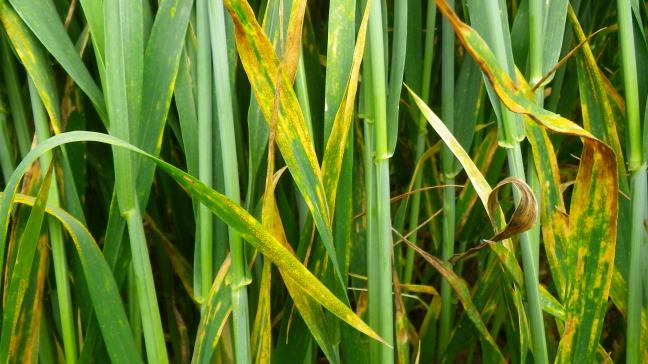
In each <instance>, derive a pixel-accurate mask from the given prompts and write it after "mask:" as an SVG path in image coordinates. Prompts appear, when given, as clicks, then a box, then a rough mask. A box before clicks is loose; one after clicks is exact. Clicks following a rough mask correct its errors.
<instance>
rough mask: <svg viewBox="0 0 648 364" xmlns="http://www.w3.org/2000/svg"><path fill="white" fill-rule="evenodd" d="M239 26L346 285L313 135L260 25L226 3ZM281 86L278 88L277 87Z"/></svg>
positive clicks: (248, 66) (258, 86)
mask: <svg viewBox="0 0 648 364" xmlns="http://www.w3.org/2000/svg"><path fill="white" fill-rule="evenodd" d="M225 6H226V7H227V9H228V10H229V12H230V14H231V16H232V19H233V20H234V24H235V34H236V46H237V49H238V52H239V56H240V57H241V62H242V63H243V67H244V68H245V70H246V73H247V75H248V78H249V79H250V83H251V86H252V90H253V91H254V95H255V97H256V100H257V102H258V103H259V106H260V107H261V110H262V112H263V115H264V117H265V119H266V121H268V122H269V121H270V120H273V112H274V111H273V110H274V102H273V100H274V96H275V93H276V92H275V91H276V90H275V86H276V85H279V88H280V92H279V95H280V98H279V109H278V110H277V111H278V115H277V119H276V123H277V124H276V128H277V129H276V133H277V145H278V146H279V149H280V150H281V154H282V156H283V158H284V161H285V162H286V165H288V168H289V170H290V172H291V174H292V175H293V178H294V180H295V183H296V184H297V186H298V188H299V190H300V191H301V193H302V195H303V196H304V199H305V201H306V205H307V206H308V208H309V209H310V210H311V212H312V213H313V217H314V220H315V224H316V226H317V229H318V231H319V233H320V236H321V237H322V242H323V243H324V246H325V247H326V249H327V252H328V254H329V256H330V257H331V259H332V260H333V262H334V266H335V271H336V274H337V277H338V279H339V280H340V282H343V278H342V274H341V270H340V267H339V266H338V263H337V262H338V259H337V255H336V253H335V248H334V246H333V234H332V231H331V214H330V212H329V208H328V204H327V200H326V192H325V189H324V185H323V182H322V175H321V171H320V168H319V164H318V162H317V156H316V155H315V147H314V144H313V141H312V139H311V137H310V136H309V135H308V131H307V129H306V124H305V121H304V117H303V114H302V112H301V108H300V107H299V103H298V102H297V97H296V95H295V92H294V90H293V89H292V87H291V83H290V82H289V80H288V79H287V78H286V75H284V74H279V61H278V59H277V56H276V54H275V52H274V49H273V48H272V45H271V43H270V41H269V40H268V38H267V37H266V36H265V34H264V33H263V30H262V29H261V27H260V26H259V24H258V23H257V21H256V19H255V17H254V13H253V12H252V9H251V8H250V6H249V5H248V4H247V3H246V2H242V1H240V0H237V1H234V0H227V1H225ZM277 80H279V82H277Z"/></svg>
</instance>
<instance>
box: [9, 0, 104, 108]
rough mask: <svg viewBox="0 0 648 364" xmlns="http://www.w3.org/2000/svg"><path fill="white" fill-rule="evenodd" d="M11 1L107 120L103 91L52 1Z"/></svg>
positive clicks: (26, 22)
mask: <svg viewBox="0 0 648 364" xmlns="http://www.w3.org/2000/svg"><path fill="white" fill-rule="evenodd" d="M9 2H10V3H11V5H12V6H13V7H14V9H15V10H16V12H17V13H18V14H19V15H20V17H21V18H22V19H23V20H24V22H25V24H26V25H27V26H28V27H29V28H30V29H31V31H32V32H33V33H34V35H35V36H36V37H37V38H38V40H39V41H40V42H41V43H42V44H43V45H44V46H45V48H47V50H48V51H49V52H50V53H51V54H52V55H53V56H54V58H55V59H56V60H57V61H58V62H59V63H60V64H61V66H63V68H64V69H65V71H66V72H67V73H68V74H69V75H70V76H71V77H72V79H73V80H74V81H75V82H76V83H77V84H78V85H79V87H80V88H81V89H82V90H83V91H84V92H85V93H86V95H88V98H89V99H90V100H91V101H92V103H93V105H94V107H95V109H96V110H97V113H98V114H99V116H100V117H101V119H103V120H105V119H106V116H107V112H106V106H105V102H104V97H103V95H102V93H101V90H99V87H98V86H97V84H96V83H95V82H94V80H93V79H92V76H90V73H89V72H88V69H87V68H86V67H85V65H84V64H83V62H82V61H81V57H80V56H79V53H78V52H77V50H76V49H75V47H74V44H72V41H71V40H70V37H69V36H68V34H67V33H66V31H65V29H64V28H63V22H61V19H60V18H59V17H58V12H57V11H56V8H55V7H54V3H53V2H52V0H42V1H41V0H35V1H32V0H28V1H13V0H10V1H9ZM41 97H42V96H41Z"/></svg>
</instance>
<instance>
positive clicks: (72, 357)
mask: <svg viewBox="0 0 648 364" xmlns="http://www.w3.org/2000/svg"><path fill="white" fill-rule="evenodd" d="M28 84H29V95H30V97H31V103H32V110H33V115H34V125H35V129H36V138H37V140H38V142H42V141H43V140H46V139H48V138H49V137H50V132H49V122H48V120H49V119H48V117H47V113H46V112H45V107H44V106H43V103H42V101H41V99H40V96H39V95H38V92H37V91H36V87H35V86H34V83H33V82H32V80H31V78H29V81H28ZM41 163H42V164H41V168H42V170H44V171H45V170H47V169H48V168H49V165H50V164H51V163H52V153H51V152H50V153H47V154H45V156H43V158H41ZM47 200H48V203H50V204H52V205H54V206H59V205H60V200H59V195H58V183H57V182H56V178H53V179H52V182H51V185H50V192H49V194H48V197H47ZM47 227H48V229H49V236H50V245H51V247H52V263H53V265H54V279H55V281H56V294H57V299H58V305H59V315H60V320H61V331H62V337H63V351H64V352H65V362H66V363H68V364H69V363H75V362H76V359H77V347H76V335H75V330H74V315H73V313H72V297H71V295H70V284H69V282H68V269H67V259H66V256H65V242H64V241H63V230H62V229H61V225H60V223H59V222H58V221H56V220H55V219H54V218H52V217H48V218H47Z"/></svg>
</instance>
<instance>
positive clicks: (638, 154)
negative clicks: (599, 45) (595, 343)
mask: <svg viewBox="0 0 648 364" xmlns="http://www.w3.org/2000/svg"><path fill="white" fill-rule="evenodd" d="M617 12H618V16H619V37H620V39H619V43H621V60H622V67H623V84H624V89H625V99H626V118H627V123H628V126H627V128H628V133H627V135H628V171H629V172H630V179H631V190H630V194H631V199H632V222H631V226H632V228H631V231H630V253H629V254H630V255H629V258H630V265H629V268H628V315H627V320H628V326H627V334H626V363H628V364H636V363H639V362H640V360H641V344H640V342H641V319H642V318H641V310H642V284H641V280H642V276H641V272H642V265H644V264H645V260H644V261H642V259H641V252H642V242H643V240H644V239H645V237H646V231H645V229H644V226H643V222H644V219H645V218H646V205H645V201H646V193H647V192H646V190H647V188H648V187H647V186H646V161H644V160H643V156H642V151H641V148H642V143H641V138H642V133H641V123H640V120H639V118H640V117H639V92H638V84H637V62H636V53H635V48H634V32H633V29H632V27H633V25H632V14H631V12H630V1H629V0H617ZM644 127H645V126H644Z"/></svg>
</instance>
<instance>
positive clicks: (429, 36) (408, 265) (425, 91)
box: [403, 0, 436, 283]
mask: <svg viewBox="0 0 648 364" xmlns="http://www.w3.org/2000/svg"><path fill="white" fill-rule="evenodd" d="M426 16H427V20H426V24H425V29H426V32H425V49H424V51H423V86H422V91H421V98H422V99H423V101H425V102H428V101H429V99H430V81H431V77H432V59H433V56H434V28H435V25H436V2H434V0H430V1H428V6H427V15H426ZM427 125H428V123H427V120H426V119H425V118H424V117H423V115H419V122H418V132H417V135H416V150H415V157H414V160H415V161H417V162H418V161H419V160H420V159H421V156H422V155H423V152H424V150H425V137H426V136H427ZM422 182H423V171H422V170H420V171H419V172H418V174H417V175H416V178H415V179H414V185H413V187H412V189H413V190H416V189H419V188H421V184H422ZM411 201H412V207H411V209H410V216H409V231H414V229H416V227H417V226H418V224H419V221H418V220H419V212H420V206H421V194H420V193H417V194H414V196H412V200H411ZM416 237H417V233H416V232H415V233H413V234H412V235H411V236H410V237H409V241H410V242H412V243H413V244H416ZM405 259H406V260H405V274H404V275H403V283H411V282H412V272H413V270H414V250H413V249H407V254H406V256H405Z"/></svg>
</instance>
